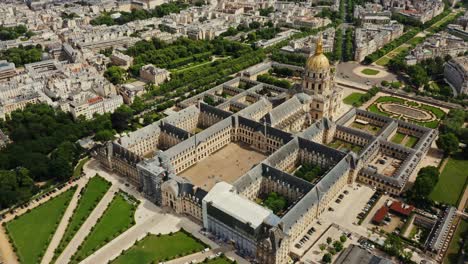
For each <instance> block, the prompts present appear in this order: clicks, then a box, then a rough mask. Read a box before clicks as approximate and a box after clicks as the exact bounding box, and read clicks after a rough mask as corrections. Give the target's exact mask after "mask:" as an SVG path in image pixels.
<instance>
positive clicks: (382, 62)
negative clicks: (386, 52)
mask: <svg viewBox="0 0 468 264" xmlns="http://www.w3.org/2000/svg"><path fill="white" fill-rule="evenodd" d="M389 62H390V58H388V57H386V56H383V57H382V58H380V59H378V60H377V61H376V62H375V64H377V65H380V66H385V65H387V64H388V63H389Z"/></svg>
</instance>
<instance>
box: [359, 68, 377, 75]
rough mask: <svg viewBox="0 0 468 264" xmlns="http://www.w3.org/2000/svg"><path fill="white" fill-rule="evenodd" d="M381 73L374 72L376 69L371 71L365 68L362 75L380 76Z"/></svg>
mask: <svg viewBox="0 0 468 264" xmlns="http://www.w3.org/2000/svg"><path fill="white" fill-rule="evenodd" d="M379 72H380V71H378V70H374V69H370V68H365V69H364V70H362V71H361V73H363V74H365V75H377V74H379Z"/></svg>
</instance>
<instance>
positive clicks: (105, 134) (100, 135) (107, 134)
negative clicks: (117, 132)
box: [94, 130, 114, 142]
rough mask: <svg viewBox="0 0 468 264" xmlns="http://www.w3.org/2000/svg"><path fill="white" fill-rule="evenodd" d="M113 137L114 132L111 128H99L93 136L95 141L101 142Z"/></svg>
mask: <svg viewBox="0 0 468 264" xmlns="http://www.w3.org/2000/svg"><path fill="white" fill-rule="evenodd" d="M113 138H114V132H112V131H111V130H101V131H99V132H97V133H96V135H95V136H94V139H95V140H96V141H101V142H104V141H109V140H111V139H113Z"/></svg>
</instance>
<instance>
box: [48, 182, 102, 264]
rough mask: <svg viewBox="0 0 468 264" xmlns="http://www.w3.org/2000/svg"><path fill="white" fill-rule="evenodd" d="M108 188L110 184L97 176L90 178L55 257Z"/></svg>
mask: <svg viewBox="0 0 468 264" xmlns="http://www.w3.org/2000/svg"><path fill="white" fill-rule="evenodd" d="M110 186H111V184H110V183H109V182H108V181H106V180H105V179H104V178H102V177H100V176H98V175H96V176H94V177H92V178H91V179H90V180H89V182H88V183H87V184H86V187H85V188H84V189H83V190H82V191H81V198H80V200H79V202H78V205H77V206H76V209H75V211H74V212H73V215H72V217H71V218H70V222H69V223H68V226H67V229H66V230H65V233H64V234H63V237H62V240H61V241H60V244H59V245H58V247H57V250H56V253H57V254H56V256H57V257H58V254H59V253H60V252H62V251H63V250H64V249H65V247H66V246H67V245H68V243H69V242H70V240H71V239H72V238H73V236H74V235H75V234H76V232H78V229H79V228H80V227H81V225H82V224H83V223H84V221H85V220H86V218H88V216H89V214H91V212H92V210H93V209H94V207H96V205H97V204H98V203H99V201H100V200H101V198H102V197H103V196H104V194H105V193H106V192H107V190H109V188H110Z"/></svg>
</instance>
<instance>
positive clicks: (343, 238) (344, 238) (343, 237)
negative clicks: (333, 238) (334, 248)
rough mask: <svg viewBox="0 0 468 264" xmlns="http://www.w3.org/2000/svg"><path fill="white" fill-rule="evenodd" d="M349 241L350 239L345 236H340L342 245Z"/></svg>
mask: <svg viewBox="0 0 468 264" xmlns="http://www.w3.org/2000/svg"><path fill="white" fill-rule="evenodd" d="M347 239H348V238H347V237H346V236H345V235H342V236H340V241H341V242H342V243H344V242H346V240H347Z"/></svg>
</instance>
